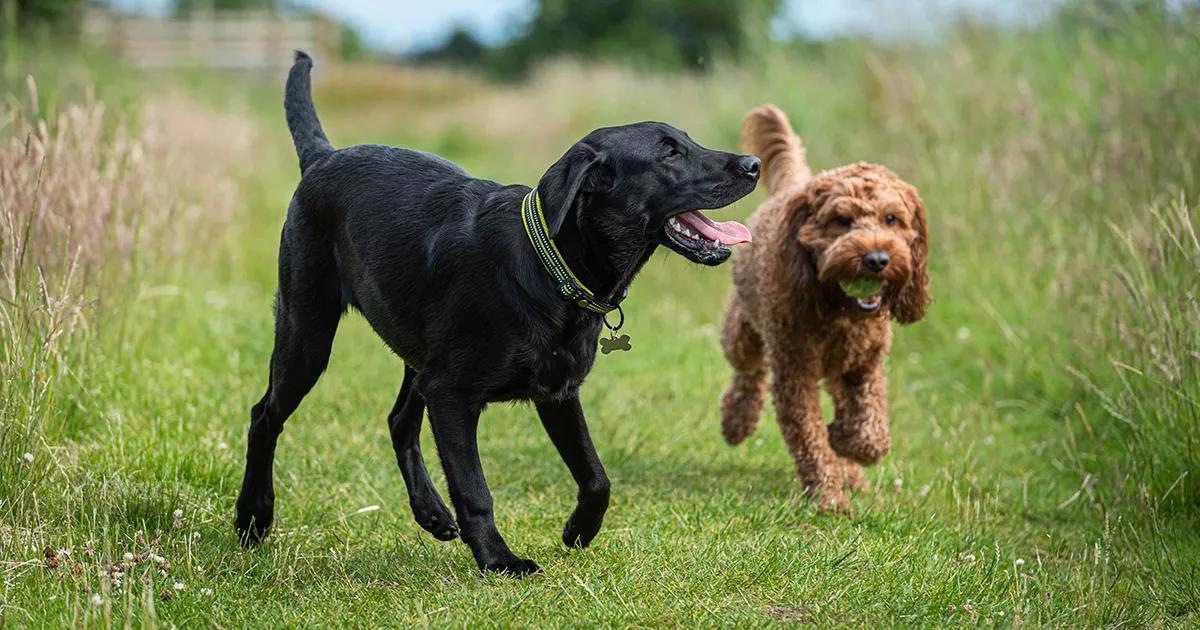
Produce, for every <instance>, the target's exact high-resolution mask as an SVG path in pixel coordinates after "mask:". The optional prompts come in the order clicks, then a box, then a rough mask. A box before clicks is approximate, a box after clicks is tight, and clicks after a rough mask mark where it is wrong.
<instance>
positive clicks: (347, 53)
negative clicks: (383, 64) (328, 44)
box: [338, 24, 367, 61]
mask: <svg viewBox="0 0 1200 630" xmlns="http://www.w3.org/2000/svg"><path fill="white" fill-rule="evenodd" d="M366 52H367V49H366V46H365V45H364V44H363V40H362V36H361V35H359V34H358V31H357V30H355V29H354V27H352V26H350V25H348V24H338V57H340V58H341V59H342V61H355V60H361V59H362V58H363V57H364V56H365V55H366Z"/></svg>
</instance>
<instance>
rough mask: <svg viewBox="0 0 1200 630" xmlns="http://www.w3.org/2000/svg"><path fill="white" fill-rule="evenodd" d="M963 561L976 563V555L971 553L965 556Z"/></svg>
mask: <svg viewBox="0 0 1200 630" xmlns="http://www.w3.org/2000/svg"><path fill="white" fill-rule="evenodd" d="M963 560H964V561H966V562H975V554H973V553H969V554H967V555H965V556H963Z"/></svg>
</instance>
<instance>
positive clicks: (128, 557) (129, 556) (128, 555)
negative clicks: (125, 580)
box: [121, 551, 133, 562]
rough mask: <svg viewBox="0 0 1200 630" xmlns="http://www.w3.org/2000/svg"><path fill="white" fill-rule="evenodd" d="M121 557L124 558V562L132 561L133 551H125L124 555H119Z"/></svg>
mask: <svg viewBox="0 0 1200 630" xmlns="http://www.w3.org/2000/svg"><path fill="white" fill-rule="evenodd" d="M121 558H122V559H124V560H125V562H133V553H132V552H129V551H126V552H125V555H123V556H121Z"/></svg>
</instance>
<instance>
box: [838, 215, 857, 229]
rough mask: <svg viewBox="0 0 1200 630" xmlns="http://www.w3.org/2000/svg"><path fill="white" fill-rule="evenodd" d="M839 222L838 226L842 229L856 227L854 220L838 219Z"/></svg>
mask: <svg viewBox="0 0 1200 630" xmlns="http://www.w3.org/2000/svg"><path fill="white" fill-rule="evenodd" d="M837 222H838V225H840V226H842V227H850V226H852V225H854V219H851V218H850V217H838V218H837Z"/></svg>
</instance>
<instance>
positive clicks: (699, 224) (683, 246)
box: [663, 210, 751, 265]
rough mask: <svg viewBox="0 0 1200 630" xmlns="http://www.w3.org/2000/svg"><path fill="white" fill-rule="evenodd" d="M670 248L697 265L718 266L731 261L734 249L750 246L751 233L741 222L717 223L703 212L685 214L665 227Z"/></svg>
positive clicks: (680, 214) (672, 218) (696, 211)
mask: <svg viewBox="0 0 1200 630" xmlns="http://www.w3.org/2000/svg"><path fill="white" fill-rule="evenodd" d="M663 233H664V234H666V237H667V239H666V240H667V243H666V244H667V245H668V246H669V247H671V249H674V250H675V251H677V252H679V253H680V254H683V255H684V256H685V257H687V258H688V259H689V260H692V261H693V262H698V263H703V264H707V265H717V264H720V263H722V262H724V261H725V259H726V258H728V257H729V249H728V247H729V246H730V245H737V244H739V243H749V242H750V240H751V237H750V230H749V229H747V228H746V226H744V225H742V224H741V223H738V222H737V221H723V222H720V223H718V222H716V221H713V220H712V219H710V218H708V217H706V216H704V214H703V213H702V212H700V211H699V210H692V211H689V212H681V213H679V214H677V215H675V216H673V217H671V218H669V219H667V222H666V224H665V225H663Z"/></svg>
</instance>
